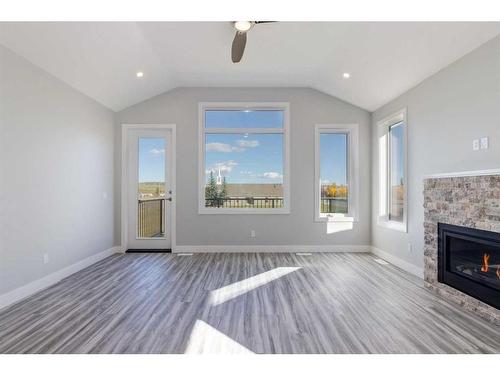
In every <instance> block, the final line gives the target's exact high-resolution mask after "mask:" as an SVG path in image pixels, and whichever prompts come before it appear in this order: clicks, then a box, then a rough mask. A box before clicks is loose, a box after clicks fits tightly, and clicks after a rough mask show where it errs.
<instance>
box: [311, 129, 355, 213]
mask: <svg viewBox="0 0 500 375" xmlns="http://www.w3.org/2000/svg"><path fill="white" fill-rule="evenodd" d="M321 133H343V134H347V153H348V155H347V168H348V176H347V185H348V191H349V194H348V196H347V205H348V213H347V214H333V215H322V214H321V213H320V199H321V186H320V182H319V180H320V139H319V138H320V137H319V136H320V134H321ZM358 210H359V126H358V124H318V125H316V126H315V128H314V220H315V221H321V222H324V221H348V222H353V221H358Z"/></svg>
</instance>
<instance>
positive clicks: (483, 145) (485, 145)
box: [481, 137, 488, 150]
mask: <svg viewBox="0 0 500 375" xmlns="http://www.w3.org/2000/svg"><path fill="white" fill-rule="evenodd" d="M487 148H488V137H483V138H481V150H486V149H487Z"/></svg>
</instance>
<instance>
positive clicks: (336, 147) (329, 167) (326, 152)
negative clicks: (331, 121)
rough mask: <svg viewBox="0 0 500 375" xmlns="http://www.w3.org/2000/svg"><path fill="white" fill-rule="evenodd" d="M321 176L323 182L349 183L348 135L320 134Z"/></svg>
mask: <svg viewBox="0 0 500 375" xmlns="http://www.w3.org/2000/svg"><path fill="white" fill-rule="evenodd" d="M319 141H320V178H321V183H322V184H334V183H335V184H337V185H346V184H347V168H346V162H347V136H346V135H345V134H339V133H323V134H320V138H319Z"/></svg>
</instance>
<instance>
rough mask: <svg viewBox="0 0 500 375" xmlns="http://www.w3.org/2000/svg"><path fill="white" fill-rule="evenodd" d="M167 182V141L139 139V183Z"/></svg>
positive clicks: (161, 139) (162, 139)
mask: <svg viewBox="0 0 500 375" xmlns="http://www.w3.org/2000/svg"><path fill="white" fill-rule="evenodd" d="M164 180H165V139H164V138H140V139H139V182H162V181H164Z"/></svg>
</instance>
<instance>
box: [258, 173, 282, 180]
mask: <svg viewBox="0 0 500 375" xmlns="http://www.w3.org/2000/svg"><path fill="white" fill-rule="evenodd" d="M260 177H265V178H269V179H272V180H275V179H278V178H283V175H282V174H281V173H278V172H264V173H262V174H261V175H260Z"/></svg>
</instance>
